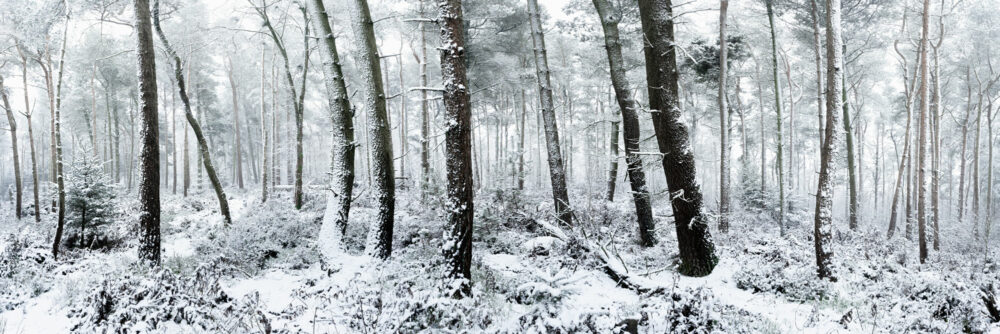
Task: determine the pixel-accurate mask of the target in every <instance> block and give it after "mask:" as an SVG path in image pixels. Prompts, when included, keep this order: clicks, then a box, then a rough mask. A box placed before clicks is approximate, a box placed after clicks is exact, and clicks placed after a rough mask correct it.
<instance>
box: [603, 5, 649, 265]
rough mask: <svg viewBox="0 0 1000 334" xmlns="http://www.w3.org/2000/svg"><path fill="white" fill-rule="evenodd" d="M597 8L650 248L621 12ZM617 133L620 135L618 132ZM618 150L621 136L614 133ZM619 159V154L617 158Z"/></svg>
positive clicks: (642, 240) (642, 234)
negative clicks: (622, 41) (622, 33)
mask: <svg viewBox="0 0 1000 334" xmlns="http://www.w3.org/2000/svg"><path fill="white" fill-rule="evenodd" d="M593 2H594V7H595V8H596V9H597V14H598V15H599V16H600V19H601V26H602V27H603V29H604V47H605V50H607V53H608V64H609V67H610V72H611V84H612V86H613V87H614V90H615V98H616V100H617V101H618V108H619V110H621V114H622V125H623V130H625V131H624V132H625V133H624V139H625V162H626V164H627V166H628V170H627V173H628V178H629V183H630V185H631V187H632V200H633V202H635V215H636V220H637V222H638V228H639V244H640V245H642V246H644V247H650V246H653V245H655V244H656V233H655V232H656V229H655V227H656V226H655V222H654V221H653V210H652V208H651V206H650V200H649V190H648V189H647V188H646V173H645V172H644V171H643V167H642V157H641V156H639V142H640V141H641V140H642V138H641V137H642V134H641V131H640V128H639V115H638V112H639V104H638V103H637V102H636V101H635V98H634V97H633V96H632V91H631V88H632V85H631V84H630V83H629V81H628V75H627V74H628V73H627V71H626V70H625V60H624V58H623V57H622V47H621V42H620V40H619V36H620V35H619V30H618V23H619V22H620V21H621V13H620V11H618V10H616V9H615V8H612V6H611V4H610V3H609V1H608V0H593ZM615 132H617V131H615ZM612 136H613V138H614V139H613V141H614V142H616V143H615V144H616V145H615V146H617V141H618V134H617V133H612ZM614 158H615V159H617V154H616V156H615V157H614Z"/></svg>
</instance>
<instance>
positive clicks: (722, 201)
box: [718, 0, 770, 233]
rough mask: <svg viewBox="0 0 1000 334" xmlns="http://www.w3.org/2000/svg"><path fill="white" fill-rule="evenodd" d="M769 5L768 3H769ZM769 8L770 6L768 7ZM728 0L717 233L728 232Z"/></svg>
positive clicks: (724, 4) (725, 0)
mask: <svg viewBox="0 0 1000 334" xmlns="http://www.w3.org/2000/svg"><path fill="white" fill-rule="evenodd" d="M769 3H770V2H769ZM769 7H770V5H769ZM728 9H729V0H721V1H719V96H718V99H719V146H720V147H719V232H722V233H728V232H729V215H730V214H731V209H730V207H729V183H730V176H731V172H730V167H729V141H730V138H729V136H728V135H729V133H728V132H729V130H730V129H731V128H730V127H729V122H730V121H729V117H728V116H729V112H731V111H730V110H729V105H728V101H729V98H728V97H727V95H726V88H727V86H726V85H727V80H728V78H727V75H728V73H727V71H728V70H729V64H728V58H729V41H728V39H727V38H726V15H727V13H726V12H727V11H728Z"/></svg>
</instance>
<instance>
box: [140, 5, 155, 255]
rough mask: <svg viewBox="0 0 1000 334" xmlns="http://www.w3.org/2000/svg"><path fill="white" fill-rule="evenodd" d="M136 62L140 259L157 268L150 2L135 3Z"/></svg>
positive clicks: (153, 93) (153, 78) (153, 81)
mask: <svg viewBox="0 0 1000 334" xmlns="http://www.w3.org/2000/svg"><path fill="white" fill-rule="evenodd" d="M134 7H135V27H136V29H135V30H136V39H137V44H138V46H137V50H138V51H137V54H138V58H139V92H140V94H141V98H142V100H141V103H140V106H141V115H142V124H141V125H142V130H141V133H142V151H141V152H140V153H139V170H140V171H141V174H140V176H139V178H140V181H139V259H141V260H143V261H145V262H147V263H149V264H152V265H155V266H159V265H160V187H159V183H160V170H159V168H158V167H159V164H160V152H159V150H158V148H159V131H160V130H159V128H158V124H157V105H156V103H157V99H156V53H155V52H156V51H155V49H154V47H153V31H152V28H151V27H150V17H149V16H150V15H149V1H148V0H135V3H134Z"/></svg>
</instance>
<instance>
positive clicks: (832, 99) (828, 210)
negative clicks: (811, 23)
mask: <svg viewBox="0 0 1000 334" xmlns="http://www.w3.org/2000/svg"><path fill="white" fill-rule="evenodd" d="M826 7H827V10H826V27H827V29H826V56H827V59H826V62H827V65H826V71H827V72H826V74H827V76H826V87H827V90H826V124H827V126H826V127H825V129H824V130H825V131H826V133H825V134H824V136H825V138H824V139H823V148H822V150H821V152H820V169H819V182H818V185H817V188H816V216H815V224H814V226H813V234H814V238H813V245H814V246H815V248H816V266H817V270H816V271H817V274H818V275H819V277H820V278H826V279H830V280H836V277H834V275H833V271H832V268H831V263H830V262H831V261H832V260H833V250H832V248H831V247H832V245H830V243H831V242H832V241H833V240H832V239H833V180H832V179H833V175H832V174H833V171H832V168H833V155H834V150H835V146H836V143H837V137H838V135H839V134H838V133H837V132H838V131H837V126H836V125H835V124H837V114H838V112H839V111H841V108H842V103H843V101H841V100H840V90H841V89H843V88H844V87H843V81H842V80H841V76H842V75H843V73H842V72H841V66H842V61H843V56H844V54H843V49H842V48H841V40H842V39H841V28H840V0H826Z"/></svg>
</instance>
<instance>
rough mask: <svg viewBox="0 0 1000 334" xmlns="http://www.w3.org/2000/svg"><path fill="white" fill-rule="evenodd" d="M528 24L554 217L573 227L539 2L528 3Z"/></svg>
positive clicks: (536, 0)
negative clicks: (543, 128)
mask: <svg viewBox="0 0 1000 334" xmlns="http://www.w3.org/2000/svg"><path fill="white" fill-rule="evenodd" d="M528 21H530V26H531V41H532V45H533V46H534V58H535V70H536V73H535V75H536V78H537V80H538V97H539V101H540V103H541V108H542V112H541V116H542V120H543V121H544V122H545V144H546V149H547V151H548V162H549V176H550V177H551V180H552V198H553V200H554V201H555V213H556V216H557V217H558V218H559V220H560V221H561V223H563V224H567V225H572V224H573V209H572V205H570V202H569V193H568V192H567V190H566V170H565V168H564V167H565V165H564V164H563V155H562V151H561V149H560V145H559V127H558V125H557V124H556V114H555V106H554V103H553V98H552V82H551V80H550V78H549V77H550V74H551V72H550V71H549V61H548V56H547V54H546V50H545V35H544V32H543V31H542V17H541V13H540V11H539V8H538V0H528Z"/></svg>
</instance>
